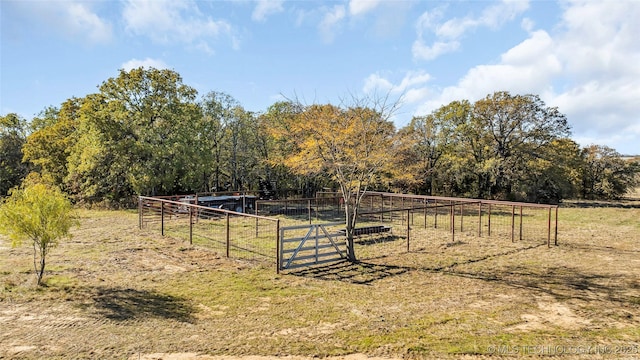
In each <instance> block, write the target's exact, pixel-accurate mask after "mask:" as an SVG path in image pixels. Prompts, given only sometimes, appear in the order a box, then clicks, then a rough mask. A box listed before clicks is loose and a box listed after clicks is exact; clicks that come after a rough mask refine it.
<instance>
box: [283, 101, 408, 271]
mask: <svg viewBox="0 0 640 360" xmlns="http://www.w3.org/2000/svg"><path fill="white" fill-rule="evenodd" d="M396 105H397V103H395V104H391V105H389V104H388V103H386V102H385V101H373V100H370V99H360V100H358V101H354V103H353V104H351V106H348V107H338V106H334V105H311V106H302V105H300V107H301V108H302V109H303V111H301V112H300V114H299V115H298V116H297V117H296V118H293V119H291V120H292V121H289V122H287V123H286V124H284V125H285V127H286V130H287V132H288V134H287V136H288V140H289V141H290V142H291V143H292V144H293V145H294V149H293V151H292V154H291V156H289V157H287V158H286V159H285V160H284V162H285V164H286V165H287V166H289V167H290V168H291V169H292V170H293V171H294V172H296V173H298V174H303V175H313V174H317V173H327V174H330V175H331V177H332V178H333V180H334V181H335V182H336V183H337V184H338V185H339V187H340V191H341V193H342V196H343V198H344V205H345V207H344V210H345V226H346V236H347V254H348V258H349V260H351V261H356V254H355V252H354V243H353V230H354V229H355V227H356V222H357V218H358V207H359V205H360V201H361V200H362V197H363V195H364V193H365V192H366V191H367V189H368V188H369V186H371V185H372V184H374V183H376V182H377V181H378V179H379V176H380V175H381V172H382V170H383V169H385V167H386V166H387V164H388V163H389V162H390V161H393V159H394V157H393V154H392V149H393V146H392V145H393V136H394V133H395V129H394V126H393V123H392V122H391V121H389V117H390V116H391V115H392V113H393V110H394V109H395V108H396Z"/></svg>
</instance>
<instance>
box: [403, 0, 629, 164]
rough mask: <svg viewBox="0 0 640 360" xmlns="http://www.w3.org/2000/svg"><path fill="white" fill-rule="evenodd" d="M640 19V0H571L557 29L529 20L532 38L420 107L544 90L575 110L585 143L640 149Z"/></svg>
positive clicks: (552, 101) (575, 126)
mask: <svg viewBox="0 0 640 360" xmlns="http://www.w3.org/2000/svg"><path fill="white" fill-rule="evenodd" d="M514 11H515V10H514ZM639 18H640V3H639V2H634V1H620V2H593V1H571V2H567V3H566V4H565V8H564V13H563V14H562V20H561V22H560V23H559V24H555V26H554V27H553V31H554V32H553V33H549V32H547V31H544V30H533V27H534V24H533V23H532V22H529V21H523V23H522V26H523V27H524V28H525V29H527V30H528V31H529V37H528V38H527V39H525V40H523V41H522V42H520V43H519V44H517V45H516V46H514V47H512V48H511V49H509V50H508V51H506V52H504V53H503V54H502V55H501V56H500V61H499V62H498V63H496V64H482V65H477V66H475V67H473V68H471V69H469V70H468V71H467V73H466V74H465V75H464V76H463V77H462V78H460V80H459V81H458V82H457V83H456V84H455V85H452V86H447V87H445V88H443V89H433V90H434V91H432V92H431V93H435V94H438V95H437V96H435V97H425V98H423V100H422V101H421V102H420V106H419V107H418V108H417V109H416V110H415V114H426V113H429V112H431V111H433V110H435V109H437V108H438V107H440V106H442V105H446V104H448V103H450V102H451V101H454V100H461V99H467V100H470V101H476V100H478V99H480V98H483V97H485V96H486V95H488V94H491V93H493V92H495V91H501V90H506V91H510V92H511V93H519V94H528V93H530V94H537V95H540V97H541V98H542V99H543V100H544V101H545V103H546V104H547V105H548V106H557V107H558V109H559V110H560V112H562V113H564V114H566V115H567V118H568V121H569V123H570V124H571V126H572V130H573V134H574V135H573V138H574V139H575V140H576V141H578V142H579V143H580V144H581V145H583V146H584V145H588V144H590V143H597V144H602V145H607V146H611V147H613V148H616V149H626V150H623V151H622V152H627V153H640V146H639V145H638V143H640V101H638V99H640V66H638V64H640V41H639V40H637V39H638V38H637V34H640V22H638V21H637V19H639ZM487 23H489V21H487ZM629 149H631V150H629Z"/></svg>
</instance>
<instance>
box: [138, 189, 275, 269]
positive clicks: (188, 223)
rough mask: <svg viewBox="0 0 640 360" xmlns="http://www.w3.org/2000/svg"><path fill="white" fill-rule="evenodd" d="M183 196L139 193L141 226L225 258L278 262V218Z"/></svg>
mask: <svg viewBox="0 0 640 360" xmlns="http://www.w3.org/2000/svg"><path fill="white" fill-rule="evenodd" d="M184 198H185V199H184V200H182V201H175V200H181V199H179V198H178V199H175V198H174V200H169V199H161V198H154V197H145V196H140V197H139V200H138V215H139V226H140V228H141V229H142V228H150V229H152V230H157V231H159V232H160V234H161V235H162V236H172V237H175V238H181V239H184V240H185V241H186V242H189V244H192V245H198V246H203V247H206V248H210V249H212V250H214V251H215V252H217V253H218V254H221V255H223V256H226V257H232V258H236V259H243V260H258V261H271V260H273V261H275V258H276V256H277V253H276V243H277V240H278V239H277V238H278V229H279V226H280V220H279V219H274V218H268V217H264V216H256V215H252V214H245V213H238V212H234V211H229V210H224V209H217V208H210V207H206V206H200V205H195V204H193V203H191V202H190V198H189V197H186V196H185V197H184Z"/></svg>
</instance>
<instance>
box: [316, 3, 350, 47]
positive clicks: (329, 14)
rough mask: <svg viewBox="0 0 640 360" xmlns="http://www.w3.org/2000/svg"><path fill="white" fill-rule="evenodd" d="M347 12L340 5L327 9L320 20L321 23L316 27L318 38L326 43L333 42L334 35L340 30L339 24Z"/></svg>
mask: <svg viewBox="0 0 640 360" xmlns="http://www.w3.org/2000/svg"><path fill="white" fill-rule="evenodd" d="M346 15H347V12H346V10H345V8H344V6H342V5H335V6H334V7H333V8H331V9H327V11H326V12H325V14H324V17H323V18H322V21H321V22H320V24H319V25H318V29H319V30H320V36H321V37H322V39H323V41H324V42H326V43H331V42H333V39H334V38H335V36H336V33H337V32H338V31H339V29H340V22H341V21H342V20H343V19H344V18H345V16H346Z"/></svg>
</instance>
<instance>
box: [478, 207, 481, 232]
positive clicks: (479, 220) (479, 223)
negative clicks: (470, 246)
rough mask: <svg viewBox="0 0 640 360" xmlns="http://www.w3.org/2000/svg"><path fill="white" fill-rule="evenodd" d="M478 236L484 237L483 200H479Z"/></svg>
mask: <svg viewBox="0 0 640 360" xmlns="http://www.w3.org/2000/svg"><path fill="white" fill-rule="evenodd" d="M478 237H482V201H480V202H478Z"/></svg>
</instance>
